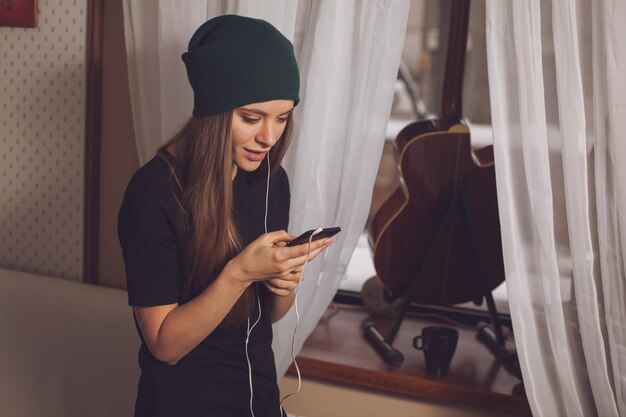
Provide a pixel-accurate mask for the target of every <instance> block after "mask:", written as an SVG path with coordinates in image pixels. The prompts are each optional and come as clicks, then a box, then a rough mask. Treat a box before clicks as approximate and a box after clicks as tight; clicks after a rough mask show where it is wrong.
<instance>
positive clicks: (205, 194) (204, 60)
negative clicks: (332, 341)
mask: <svg viewBox="0 0 626 417" xmlns="http://www.w3.org/2000/svg"><path fill="white" fill-rule="evenodd" d="M183 61H184V62H185V65H186V68H187V74H188V77H189V81H190V84H191V86H192V88H193V91H194V109H193V117H192V118H191V119H190V120H189V121H188V123H187V124H186V125H185V126H184V127H183V128H182V130H181V131H180V132H179V133H178V134H177V135H175V136H174V137H173V138H172V139H171V140H170V141H168V142H167V143H166V144H164V145H163V146H162V147H161V148H160V149H159V150H158V152H157V156H155V157H154V158H153V159H152V160H151V161H149V162H148V163H147V164H146V165H144V166H143V167H141V168H140V169H139V170H138V171H137V172H136V173H135V175H134V176H133V177H132V179H131V180H130V182H129V184H128V187H127V189H126V193H125V195H124V200H123V202H122V206H121V208H120V212H119V219H118V233H119V238H120V243H121V246H122V249H123V255H124V262H125V267H126V278H127V283H128V294H129V304H130V305H131V306H132V307H133V312H134V317H135V322H136V325H137V330H138V332H139V336H140V338H141V342H142V344H141V348H140V351H139V364H140V367H141V378H140V381H139V388H138V396H137V402H136V405H135V416H228V417H233V416H244V415H253V416H258V417H260V416H280V415H281V414H282V411H281V409H280V406H279V398H278V397H279V393H278V386H277V381H276V370H275V364H274V356H273V352H272V349H271V343H272V328H271V324H272V322H274V321H276V320H279V319H280V318H281V317H283V315H285V314H286V312H287V311H288V310H289V308H290V307H291V305H292V303H293V301H294V290H295V289H296V287H297V285H298V282H299V280H300V278H301V269H302V266H303V264H304V263H305V261H306V260H307V259H308V260H311V259H313V258H315V257H316V256H317V255H318V254H319V253H320V252H321V251H323V250H324V249H325V248H326V247H328V245H329V244H330V243H331V240H330V239H327V240H318V241H316V242H312V243H311V244H310V248H309V245H308V244H304V245H299V246H294V247H285V246H284V242H287V241H289V240H292V239H293V236H291V235H290V234H288V233H287V232H285V229H286V228H287V225H288V215H289V184H288V180H287V176H286V173H285V171H284V170H283V169H282V168H281V167H280V161H281V159H282V157H283V156H284V154H285V152H286V150H287V146H288V145H289V140H290V136H291V126H292V110H293V107H294V106H295V105H296V104H297V103H298V101H299V98H298V90H299V75H298V68H297V65H296V61H295V57H294V54H293V46H292V45H291V43H290V42H289V41H288V40H287V39H286V38H285V37H284V36H283V35H281V34H280V32H278V31H277V30H276V29H275V28H274V27H273V26H271V25H270V24H269V23H267V22H265V21H262V20H257V19H250V18H245V17H241V16H233V15H228V16H220V17H217V18H214V19H211V20H209V21H207V22H206V23H204V24H203V25H202V26H201V27H200V28H199V29H198V30H197V31H196V33H195V34H194V35H193V37H192V39H191V41H190V43H189V50H188V52H186V53H185V54H183ZM270 174H271V179H270Z"/></svg>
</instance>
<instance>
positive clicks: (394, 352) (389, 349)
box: [361, 320, 404, 365]
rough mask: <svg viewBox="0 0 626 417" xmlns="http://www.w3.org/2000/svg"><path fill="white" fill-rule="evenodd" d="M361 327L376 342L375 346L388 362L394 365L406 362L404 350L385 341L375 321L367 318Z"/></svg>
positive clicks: (368, 337) (367, 336)
mask: <svg viewBox="0 0 626 417" xmlns="http://www.w3.org/2000/svg"><path fill="white" fill-rule="evenodd" d="M361 328H362V329H363V333H364V335H365V337H366V338H367V339H369V340H370V342H372V343H373V344H374V347H375V348H376V349H377V350H378V352H379V353H380V354H381V355H382V356H383V357H384V358H385V360H386V361H387V362H389V363H391V364H392V365H400V364H402V362H404V355H403V354H402V352H400V351H399V350H398V349H396V348H394V347H393V346H391V345H390V344H389V343H387V342H385V338H384V337H383V335H381V334H380V333H379V332H378V330H376V327H375V326H374V323H372V322H371V321H369V320H367V321H365V322H364V323H363V324H362V326H361Z"/></svg>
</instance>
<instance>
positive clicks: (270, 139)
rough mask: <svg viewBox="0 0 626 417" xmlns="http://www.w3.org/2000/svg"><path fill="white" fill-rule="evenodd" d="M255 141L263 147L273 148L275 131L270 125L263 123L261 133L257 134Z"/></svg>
mask: <svg viewBox="0 0 626 417" xmlns="http://www.w3.org/2000/svg"><path fill="white" fill-rule="evenodd" d="M257 141H258V142H260V143H262V144H263V145H265V146H273V145H274V143H275V142H276V137H275V131H274V127H273V126H272V123H269V122H265V123H263V126H262V128H261V131H260V132H259V133H258V134H257Z"/></svg>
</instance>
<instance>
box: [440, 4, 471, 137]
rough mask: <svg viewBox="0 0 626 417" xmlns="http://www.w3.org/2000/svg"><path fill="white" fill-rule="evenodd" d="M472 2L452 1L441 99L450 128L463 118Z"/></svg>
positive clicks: (446, 124) (446, 121)
mask: <svg viewBox="0 0 626 417" xmlns="http://www.w3.org/2000/svg"><path fill="white" fill-rule="evenodd" d="M469 10H470V0H452V9H451V11H450V26H449V37H448V51H447V55H446V67H445V75H444V81H443V93H442V94H443V95H442V97H441V121H442V123H443V124H444V126H445V127H446V128H447V127H450V126H452V125H455V124H457V123H459V122H460V121H461V119H462V117H463V76H464V74H465V51H466V50H467V31H468V24H469Z"/></svg>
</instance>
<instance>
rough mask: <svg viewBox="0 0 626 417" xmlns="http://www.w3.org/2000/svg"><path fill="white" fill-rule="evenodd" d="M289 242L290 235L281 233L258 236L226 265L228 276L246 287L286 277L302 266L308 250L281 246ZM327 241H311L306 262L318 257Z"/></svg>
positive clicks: (291, 237) (291, 238)
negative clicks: (256, 282)
mask: <svg viewBox="0 0 626 417" xmlns="http://www.w3.org/2000/svg"><path fill="white" fill-rule="evenodd" d="M293 239H294V236H292V235H290V234H289V233H287V232H286V231H284V230H280V231H276V232H270V233H266V234H263V235H261V236H259V237H258V238H257V239H256V240H255V241H253V242H252V243H250V244H249V245H248V246H246V247H245V248H244V249H243V250H242V251H241V252H240V253H239V254H237V256H235V257H234V258H232V259H231V260H230V261H229V262H228V265H227V266H228V267H230V268H233V269H234V273H233V275H232V276H233V277H235V279H238V280H242V281H244V282H245V283H246V284H247V285H250V284H252V283H253V282H255V281H267V280H269V279H272V278H281V277H288V276H290V275H291V273H292V272H293V271H295V270H297V269H298V268H300V267H302V265H304V262H305V260H306V259H307V252H308V249H309V245H308V243H306V244H302V245H298V246H292V247H289V246H285V242H289V241H290V240H293ZM331 242H332V240H331V239H319V240H316V241H313V242H311V253H310V254H309V261H311V260H313V259H314V258H315V257H316V256H317V255H319V254H320V253H321V252H322V251H323V250H324V249H325V248H326V247H328V245H329V244H330V243H331Z"/></svg>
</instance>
